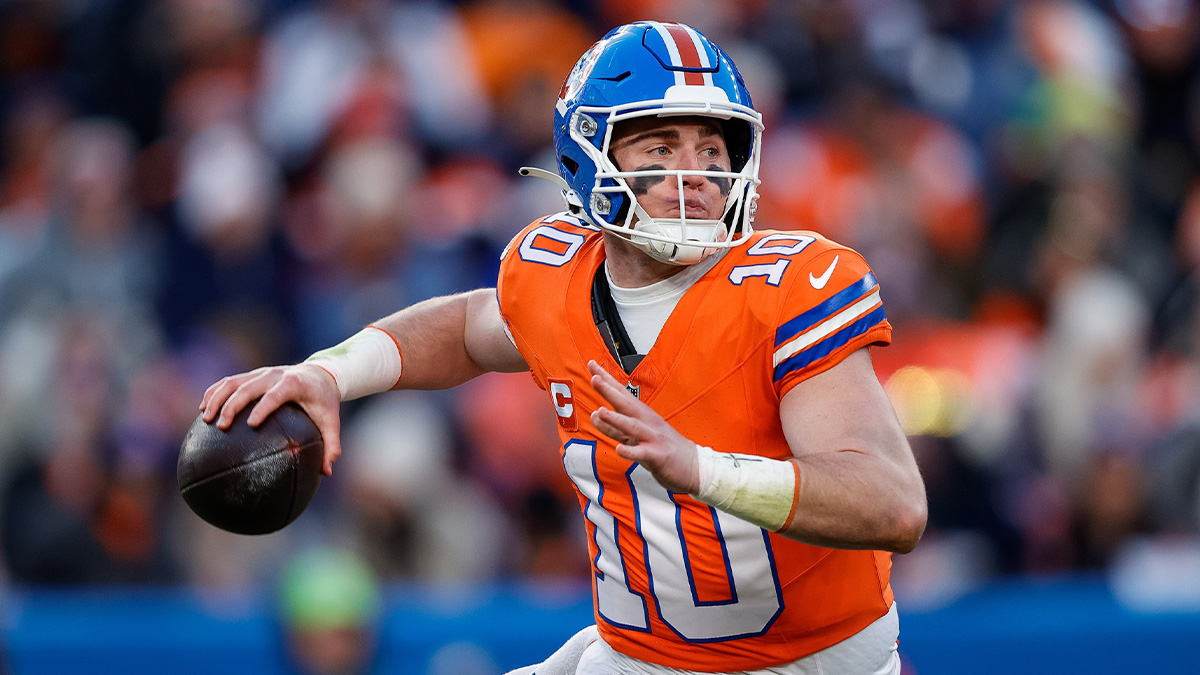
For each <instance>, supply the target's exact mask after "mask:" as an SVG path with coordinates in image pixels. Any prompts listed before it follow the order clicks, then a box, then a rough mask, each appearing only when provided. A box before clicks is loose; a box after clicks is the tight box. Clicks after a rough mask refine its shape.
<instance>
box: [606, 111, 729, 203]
mask: <svg viewBox="0 0 1200 675" xmlns="http://www.w3.org/2000/svg"><path fill="white" fill-rule="evenodd" d="M613 134H614V138H613V141H612V144H611V152H612V158H613V161H614V163H615V164H616V165H617V168H618V169H620V170H621V171H652V170H664V169H665V170H675V171H680V170H682V171H687V170H697V171H729V167H730V161H729V151H728V150H727V149H726V148H725V137H724V136H723V135H722V133H721V127H720V126H719V125H718V124H717V123H716V122H715V121H714V120H709V119H706V118H703V117H669V118H659V117H641V118H637V119H633V120H629V121H626V122H622V123H621V126H620V128H617V129H614V130H613ZM629 184H630V187H632V188H633V192H634V194H636V195H637V198H638V203H639V204H641V205H642V208H643V209H645V210H646V213H648V214H650V216H651V217H652V218H679V217H680V213H679V181H678V180H677V179H676V177H675V176H644V177H637V178H633V179H631V180H630V181H629ZM729 187H730V182H729V180H728V179H726V178H716V177H705V176H699V175H695V176H689V175H687V174H684V176H683V207H684V210H685V215H686V216H687V217H688V218H700V219H706V220H717V219H719V218H720V217H721V216H722V214H723V213H724V211H725V198H726V197H727V196H728V195H729Z"/></svg>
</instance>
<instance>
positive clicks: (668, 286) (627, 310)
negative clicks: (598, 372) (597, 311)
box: [604, 253, 722, 354]
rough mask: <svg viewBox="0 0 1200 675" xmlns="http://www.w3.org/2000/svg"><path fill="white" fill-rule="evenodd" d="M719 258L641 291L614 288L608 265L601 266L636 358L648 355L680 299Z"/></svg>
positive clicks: (640, 289) (705, 261)
mask: <svg viewBox="0 0 1200 675" xmlns="http://www.w3.org/2000/svg"><path fill="white" fill-rule="evenodd" d="M721 257H722V256H721V255H720V254H719V253H716V254H713V255H710V256H708V257H707V258H705V259H704V260H701V261H700V262H698V263H696V264H695V265H688V266H687V268H685V269H684V270H683V271H682V272H679V273H677V274H674V275H672V276H669V277H667V278H666V279H663V280H662V281H656V282H654V283H652V284H650V285H649V286H642V287H641V288H621V287H620V286H618V285H616V284H614V283H613V280H612V275H610V274H609V273H608V265H607V264H606V265H605V266H604V276H606V277H608V288H609V291H611V292H612V299H613V303H614V304H616V306H617V313H618V314H620V315H621V324H622V325H624V326H625V332H626V333H628V334H629V339H630V340H631V341H632V342H633V347H634V349H636V350H637V353H638V354H645V353H647V352H649V351H650V347H652V346H654V342H655V340H657V339H658V334H659V333H661V332H662V327H663V325H664V324H666V323H667V317H669V316H671V312H673V311H674V310H675V305H678V304H679V299H680V298H682V297H683V294H684V293H686V292H687V290H688V289H689V288H691V287H692V284H694V283H696V282H697V281H698V280H699V279H700V277H702V276H704V275H705V273H707V272H708V271H709V270H711V269H712V268H713V265H716V264H717V261H718V260H720V259H721Z"/></svg>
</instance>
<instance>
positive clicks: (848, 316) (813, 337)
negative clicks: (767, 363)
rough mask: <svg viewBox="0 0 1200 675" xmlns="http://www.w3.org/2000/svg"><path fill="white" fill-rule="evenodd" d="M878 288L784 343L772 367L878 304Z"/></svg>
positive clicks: (777, 351)
mask: <svg viewBox="0 0 1200 675" xmlns="http://www.w3.org/2000/svg"><path fill="white" fill-rule="evenodd" d="M880 302H881V300H880V299H879V289H878V288H876V289H875V291H874V292H873V293H871V294H870V295H868V296H866V297H865V298H863V299H862V300H859V301H858V302H856V303H854V304H853V305H850V306H849V307H847V308H846V309H843V310H842V311H840V312H838V313H837V314H834V315H833V316H831V317H829V318H828V319H826V320H824V321H822V322H821V323H819V324H817V325H815V326H813V327H812V328H811V329H810V330H808V331H807V332H805V333H801V334H800V335H798V336H796V338H795V339H793V340H792V341H791V342H787V343H784V345H783V346H781V347H780V348H779V349H776V350H775V357H774V359H773V361H774V363H773V364H772V367H777V366H779V364H781V363H783V362H784V361H786V360H787V359H789V358H791V357H792V356H794V355H796V354H798V353H800V352H801V351H803V350H805V349H808V348H809V347H811V346H812V345H814V344H816V343H818V342H820V341H821V340H824V339H825V338H827V337H829V336H830V335H833V334H834V333H836V332H837V331H838V330H839V329H841V328H842V327H843V326H846V325H849V324H850V323H852V322H853V321H854V320H855V319H857V318H859V317H860V316H863V315H864V314H866V313H867V312H869V311H871V310H872V309H874V308H875V307H876V306H877V305H879V304H880Z"/></svg>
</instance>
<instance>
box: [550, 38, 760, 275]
mask: <svg viewBox="0 0 1200 675" xmlns="http://www.w3.org/2000/svg"><path fill="white" fill-rule="evenodd" d="M681 115H698V116H703V117H712V118H716V119H717V120H719V124H720V126H721V128H722V130H723V131H724V137H725V144H726V147H727V148H728V151H729V156H730V160H731V164H732V166H731V170H730V171H696V170H690V171H687V172H686V175H688V176H697V175H699V176H705V177H708V178H710V179H717V180H722V179H723V180H726V181H728V182H729V184H730V185H731V189H730V191H729V194H728V196H727V197H726V201H725V209H724V214H723V216H722V217H721V218H720V219H719V220H707V219H697V218H688V217H687V215H686V211H685V209H684V208H683V183H684V181H683V176H684V175H685V173H684V172H683V171H677V170H653V171H621V170H619V169H618V168H617V166H616V165H615V164H614V162H613V160H612V156H611V154H610V152H609V150H610V143H611V142H612V138H613V127H614V125H616V124H617V123H619V122H622V121H624V120H630V119H634V118H638V117H647V116H658V117H667V116H681ZM762 130H763V124H762V115H760V114H759V113H758V112H757V111H755V110H754V107H753V104H752V103H751V101H750V93H749V92H748V91H747V90H746V85H745V83H743V82H742V76H741V74H740V73H738V71H737V68H736V67H735V66H734V65H733V61H732V60H730V58H729V56H728V55H727V54H725V52H724V51H722V50H721V48H720V47H718V46H717V45H715V44H713V43H712V41H710V40H709V39H708V38H706V37H704V36H703V35H702V34H701V33H700V32H699V31H697V30H696V29H694V28H691V27H690V26H685V25H682V24H677V23H660V22H657V21H639V22H636V23H631V24H627V25H624V26H621V27H619V28H616V29H614V30H613V31H611V32H610V33H609V34H608V35H606V36H604V38H603V39H601V40H600V41H599V42H597V43H596V44H594V45H592V47H591V49H589V50H588V51H587V52H586V53H585V54H584V55H583V56H582V57H581V58H580V59H579V62H578V63H576V64H575V68H574V69H573V70H572V71H571V74H570V75H569V76H568V77H567V80H566V82H565V83H564V84H563V87H562V90H561V91H560V92H559V98H558V103H557V105H556V106H555V111H554V147H555V151H556V154H557V155H558V170H559V174H560V175H561V177H562V178H563V180H565V181H566V183H567V188H566V189H565V191H564V192H565V194H566V197H567V202H568V205H569V206H570V207H571V209H572V210H573V211H575V212H576V213H577V214H578V215H579V216H581V217H583V218H585V219H586V220H588V221H590V222H591V223H592V224H593V225H596V226H597V227H601V228H604V229H606V230H609V231H610V232H614V233H616V234H618V235H620V236H621V237H623V238H625V239H627V240H628V241H630V242H631V243H632V244H633V245H634V246H636V247H638V248H639V249H640V250H642V251H644V252H645V253H647V254H648V255H650V256H651V257H652V258H654V259H656V260H660V261H663V262H667V263H672V264H679V265H687V264H692V263H695V262H698V261H699V260H701V259H703V258H704V257H705V256H706V255H708V254H710V253H712V252H714V251H716V250H717V249H720V248H730V247H734V246H737V245H739V244H741V243H742V242H744V241H745V240H746V239H747V238H748V237H749V236H750V234H751V233H752V232H753V220H754V210H755V207H756V204H755V202H756V200H757V198H758V190H757V188H758V183H759V180H758V167H759V152H760V148H761V144H762ZM640 176H659V177H661V176H667V177H668V178H672V177H673V178H674V180H676V181H677V185H678V187H679V195H680V216H679V217H678V218H652V217H650V215H649V214H648V213H646V211H645V210H644V209H643V208H642V207H641V205H639V204H638V201H637V197H636V195H635V194H634V191H633V188H632V187H631V183H632V182H634V179H636V178H638V177H640Z"/></svg>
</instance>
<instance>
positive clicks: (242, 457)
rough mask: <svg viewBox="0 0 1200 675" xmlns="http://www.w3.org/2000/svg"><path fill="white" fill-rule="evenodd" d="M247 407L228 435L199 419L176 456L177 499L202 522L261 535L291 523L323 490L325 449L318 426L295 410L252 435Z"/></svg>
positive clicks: (287, 409)
mask: <svg viewBox="0 0 1200 675" xmlns="http://www.w3.org/2000/svg"><path fill="white" fill-rule="evenodd" d="M253 407H254V405H253V404H250V405H247V406H246V407H245V408H243V409H242V411H241V412H240V413H238V415H237V416H236V417H235V418H234V420H233V424H232V425H231V426H230V427H229V430H228V431H222V430H220V429H218V428H217V426H216V424H208V423H206V422H205V421H204V420H203V419H202V418H201V417H197V418H196V421H195V422H193V423H192V426H191V428H190V429H189V430H188V432H187V436H186V437H185V438H184V439H183V446H182V447H181V448H180V450H179V465H178V467H177V474H178V478H179V492H180V494H181V495H182V496H183V501H185V502H187V505H188V506H189V507H190V508H191V509H192V511H194V512H195V513H196V515H198V516H200V517H201V518H203V519H204V520H205V521H207V522H208V523H210V524H212V525H215V526H217V527H219V528H221V529H222V530H228V531H229V532H236V533H238V534H267V533H269V532H275V531H276V530H279V529H281V528H283V527H284V526H286V525H287V524H288V523H291V522H292V521H293V520H295V519H296V518H297V517H298V516H299V515H300V514H301V513H302V512H303V511H304V509H305V508H307V507H308V504H309V502H310V501H312V498H313V495H315V494H316V492H317V487H318V486H319V485H320V483H321V465H322V462H323V455H324V450H325V447H324V444H323V443H322V442H321V433H320V431H318V429H317V425H316V424H314V423H313V421H312V420H311V419H310V418H309V416H308V415H307V414H306V413H305V412H304V411H303V410H302V409H301V408H300V406H298V405H295V404H293V403H287V404H284V405H283V406H282V407H280V408H279V409H278V410H276V411H275V412H274V413H272V414H271V415H270V416H268V417H267V418H266V419H265V420H263V422H262V424H260V425H259V426H258V428H252V427H251V426H250V425H249V424H247V423H246V419H247V418H248V417H249V416H250V410H251V409H252V408H253Z"/></svg>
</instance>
